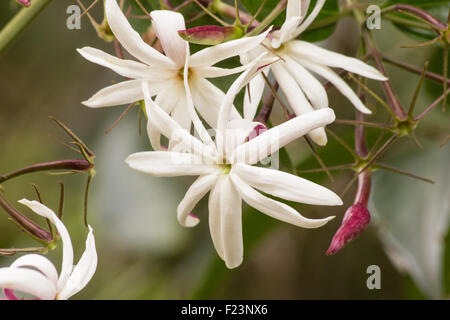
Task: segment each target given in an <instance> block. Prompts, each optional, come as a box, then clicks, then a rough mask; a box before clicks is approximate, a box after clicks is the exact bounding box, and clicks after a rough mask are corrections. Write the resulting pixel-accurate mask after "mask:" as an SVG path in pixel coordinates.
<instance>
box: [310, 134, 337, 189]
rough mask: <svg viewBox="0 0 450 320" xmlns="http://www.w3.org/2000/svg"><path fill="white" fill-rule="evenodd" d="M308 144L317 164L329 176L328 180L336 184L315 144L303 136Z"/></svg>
mask: <svg viewBox="0 0 450 320" xmlns="http://www.w3.org/2000/svg"><path fill="white" fill-rule="evenodd" d="M303 138H304V139H305V141H306V143H307V144H308V146H309V148H310V149H311V151H312V153H313V155H314V157H315V158H316V160H317V162H318V163H319V164H320V166H321V167H322V168H323V169H324V171H325V173H326V174H327V176H328V178H330V180H331V182H334V178H333V176H332V175H331V172H330V171H328V169H327V166H326V165H325V162H323V160H322V158H321V157H320V156H319V153H318V152H317V150H316V148H314V145H313V143H312V142H311V140H309V138H308V137H307V136H303Z"/></svg>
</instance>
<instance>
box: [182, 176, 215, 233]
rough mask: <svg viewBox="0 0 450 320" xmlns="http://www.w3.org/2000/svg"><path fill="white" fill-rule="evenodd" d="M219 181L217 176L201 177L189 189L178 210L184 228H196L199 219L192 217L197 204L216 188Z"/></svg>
mask: <svg viewBox="0 0 450 320" xmlns="http://www.w3.org/2000/svg"><path fill="white" fill-rule="evenodd" d="M216 181H217V174H209V175H206V176H200V177H198V178H197V180H195V181H194V183H193V184H192V185H191V186H190V187H189V189H188V191H187V192H186V194H185V195H184V198H183V200H181V202H180V204H179V205H178V208H177V217H178V222H179V223H180V224H181V225H182V226H184V227H195V226H196V225H197V224H198V223H199V221H200V220H199V219H198V218H196V217H193V216H191V215H190V213H191V212H192V210H193V209H194V207H195V206H196V205H197V203H198V202H199V201H200V200H201V199H202V198H203V197H204V196H205V194H206V193H207V192H208V191H209V190H210V189H211V188H212V187H213V186H214V184H215V183H216Z"/></svg>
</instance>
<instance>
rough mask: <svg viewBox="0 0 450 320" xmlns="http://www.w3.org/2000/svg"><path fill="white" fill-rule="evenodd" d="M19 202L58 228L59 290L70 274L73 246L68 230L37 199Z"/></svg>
mask: <svg viewBox="0 0 450 320" xmlns="http://www.w3.org/2000/svg"><path fill="white" fill-rule="evenodd" d="M19 203H21V204H23V205H25V206H27V207H28V208H30V209H31V210H33V211H34V212H35V213H37V214H38V215H40V216H42V217H44V218H47V219H48V220H50V222H51V223H53V224H54V225H55V227H56V230H58V233H59V235H60V236H61V240H62V243H63V259H62V266H61V273H60V274H59V279H58V291H59V290H61V289H62V288H63V287H64V285H65V284H66V281H67V279H68V278H69V276H70V273H71V272H72V268H73V247H72V241H71V240H70V236H69V232H68V231H67V229H66V226H65V225H64V224H63V223H62V221H61V220H59V218H58V217H57V216H56V214H55V213H54V212H53V211H52V210H50V209H49V208H47V207H46V206H44V205H43V204H42V203H40V202H38V201H35V200H33V201H30V200H27V199H22V200H19Z"/></svg>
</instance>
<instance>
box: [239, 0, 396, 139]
mask: <svg viewBox="0 0 450 320" xmlns="http://www.w3.org/2000/svg"><path fill="white" fill-rule="evenodd" d="M309 2H310V1H309V0H301V1H300V0H289V1H288V5H287V9H286V20H285V22H284V24H283V26H282V27H281V29H280V30H277V31H274V32H272V34H271V35H272V40H271V41H269V40H267V41H266V44H267V46H268V47H270V48H271V50H272V52H273V51H274V52H275V53H276V55H278V56H279V57H280V58H281V59H282V61H280V62H278V63H275V64H273V65H272V66H271V70H272V72H273V75H274V77H275V79H276V80H277V82H278V83H279V85H280V88H281V90H282V91H283V93H284V95H285V96H286V99H287V100H288V102H289V104H290V106H291V108H292V109H293V111H294V112H295V114H296V115H301V114H306V113H308V112H311V111H313V110H315V109H321V108H327V107H328V106H329V102H328V96H327V92H326V90H325V88H324V87H323V85H322V84H321V83H320V82H319V81H318V80H317V79H316V78H315V77H314V76H313V74H312V73H314V74H316V75H319V76H321V77H323V78H324V79H326V80H328V81H330V82H331V83H332V84H333V85H334V86H335V87H336V88H337V89H338V90H339V91H340V92H341V93H342V94H343V95H344V96H345V97H347V98H348V99H349V100H350V102H351V103H352V104H353V105H354V106H355V107H356V108H357V109H358V110H359V111H361V112H362V113H365V114H370V113H371V111H370V110H369V109H368V108H367V107H366V106H365V105H364V103H363V102H362V101H361V100H360V99H359V98H358V96H357V95H356V94H355V92H353V90H352V89H351V87H350V86H349V85H348V84H347V83H346V82H345V81H344V80H342V78H341V77H339V75H338V74H337V73H336V72H335V71H333V70H332V69H331V68H330V67H333V68H342V69H344V70H347V71H349V72H352V73H356V74H359V75H362V76H364V77H366V78H370V79H375V80H380V81H385V80H387V78H386V77H384V76H383V75H382V74H381V73H380V72H379V71H378V70H376V69H375V68H373V67H371V66H369V65H368V64H366V63H364V62H362V61H360V60H358V59H356V58H352V57H348V56H345V55H342V54H340V53H336V52H333V51H330V50H326V49H323V48H320V47H318V46H316V45H314V44H311V43H309V42H306V41H301V40H295V38H297V37H298V36H299V35H300V34H301V33H302V32H303V31H305V30H306V28H308V26H309V25H310V24H311V23H312V22H313V20H314V19H315V18H316V17H317V15H318V14H319V12H320V10H321V9H322V7H323V5H324V3H325V0H317V3H316V6H315V7H314V9H313V10H312V12H311V14H310V15H309V16H308V17H307V18H306V19H304V16H305V15H306V13H307V11H308V7H309ZM261 50H262V49H260V50H258V49H256V50H254V52H252V53H250V54H247V55H241V59H242V61H243V62H246V61H248V60H250V59H251V58H252V57H254V56H256V55H258V54H260V52H261ZM311 72H312V73H311ZM264 85H265V82H264V79H263V77H262V76H261V75H259V76H258V77H255V79H254V80H253V81H252V82H251V84H250V94H251V101H250V99H249V96H248V92H247V93H246V95H245V97H246V98H245V104H244V108H245V114H246V118H247V117H248V118H251V117H253V116H254V115H255V113H256V109H257V108H258V104H259V102H260V100H261V96H262V93H263V90H264ZM309 136H310V137H311V139H312V140H313V141H315V142H316V143H317V144H318V145H325V144H326V142H327V137H326V134H325V130H324V128H318V129H316V130H314V131H312V132H310V133H309Z"/></svg>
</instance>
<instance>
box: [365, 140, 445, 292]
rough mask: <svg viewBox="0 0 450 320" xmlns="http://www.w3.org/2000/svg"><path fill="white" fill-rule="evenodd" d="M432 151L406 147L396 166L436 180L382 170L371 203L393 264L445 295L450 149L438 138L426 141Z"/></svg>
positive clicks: (419, 283)
mask: <svg viewBox="0 0 450 320" xmlns="http://www.w3.org/2000/svg"><path fill="white" fill-rule="evenodd" d="M426 150H427V151H426V152H423V153H417V152H416V153H412V152H411V151H410V150H408V151H406V150H405V152H404V153H403V155H402V156H401V157H400V158H397V159H396V160H395V161H394V163H393V165H394V166H396V167H398V168H402V169H405V170H407V171H409V172H413V173H418V174H420V175H423V176H426V177H428V178H431V179H433V180H434V181H435V182H436V183H435V184H434V185H432V184H428V183H424V182H422V181H418V180H412V179H411V178H409V177H405V176H401V175H396V174H392V173H391V172H386V171H377V172H376V174H374V179H373V192H372V197H371V201H370V206H369V208H370V212H371V214H372V215H373V216H374V218H375V219H374V222H375V223H376V224H377V225H378V226H379V227H380V229H379V230H380V238H381V240H382V242H383V244H384V246H385V248H386V253H387V254H388V256H389V258H390V259H391V261H392V262H393V264H394V265H395V266H396V267H397V268H398V269H399V270H403V271H406V272H408V273H409V274H410V275H411V277H412V278H413V280H414V282H415V283H416V285H417V286H418V287H419V288H420V289H421V291H422V293H423V294H425V295H427V296H428V297H430V298H434V299H436V298H437V299H439V298H444V296H445V292H444V287H443V280H444V269H443V266H444V248H445V247H444V246H445V242H444V237H445V235H446V234H447V230H448V225H449V221H450V206H449V201H448V199H450V198H449V197H450V189H449V186H450V172H449V171H448V170H447V167H448V161H449V157H450V148H440V147H439V146H438V145H436V143H435V142H433V144H431V145H430V144H428V145H426ZM393 195H395V196H393ZM412 195H414V196H412ZM387 200H388V201H387Z"/></svg>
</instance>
